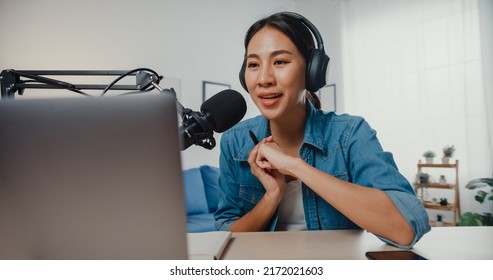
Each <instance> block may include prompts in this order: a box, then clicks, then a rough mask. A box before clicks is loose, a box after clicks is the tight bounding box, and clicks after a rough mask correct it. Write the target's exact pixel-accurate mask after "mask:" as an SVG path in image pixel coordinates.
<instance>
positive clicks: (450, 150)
mask: <svg viewBox="0 0 493 280" xmlns="http://www.w3.org/2000/svg"><path fill="white" fill-rule="evenodd" d="M454 152H455V147H454V145H451V146H450V145H449V146H445V147H444V148H443V157H442V163H443V164H448V163H449V160H450V158H451V157H453V156H454Z"/></svg>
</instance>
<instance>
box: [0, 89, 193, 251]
mask: <svg viewBox="0 0 493 280" xmlns="http://www.w3.org/2000/svg"><path fill="white" fill-rule="evenodd" d="M185 213H186V212H185V202H184V199H183V187H182V171H181V162H180V148H179V142H178V122H177V114H176V105H175V102H174V100H173V99H172V98H170V97H166V96H148V95H147V96H142V95H141V96H134V97H107V98H69V99H46V100H13V101H0V259H56V260H58V259H91V260H93V259H187V239H186V216H185Z"/></svg>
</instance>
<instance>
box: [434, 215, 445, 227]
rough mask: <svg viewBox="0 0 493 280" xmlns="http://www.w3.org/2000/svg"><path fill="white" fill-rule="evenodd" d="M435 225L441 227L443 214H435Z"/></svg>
mask: <svg viewBox="0 0 493 280" xmlns="http://www.w3.org/2000/svg"><path fill="white" fill-rule="evenodd" d="M435 225H436V226H437V227H442V226H443V216H442V215H440V214H437V221H436V223H435Z"/></svg>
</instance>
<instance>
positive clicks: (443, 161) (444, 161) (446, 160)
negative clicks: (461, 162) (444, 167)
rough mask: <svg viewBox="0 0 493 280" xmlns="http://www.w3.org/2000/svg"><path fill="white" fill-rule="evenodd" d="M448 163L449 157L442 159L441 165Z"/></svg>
mask: <svg viewBox="0 0 493 280" xmlns="http://www.w3.org/2000/svg"><path fill="white" fill-rule="evenodd" d="M449 162H450V157H442V163H443V164H448V163H449Z"/></svg>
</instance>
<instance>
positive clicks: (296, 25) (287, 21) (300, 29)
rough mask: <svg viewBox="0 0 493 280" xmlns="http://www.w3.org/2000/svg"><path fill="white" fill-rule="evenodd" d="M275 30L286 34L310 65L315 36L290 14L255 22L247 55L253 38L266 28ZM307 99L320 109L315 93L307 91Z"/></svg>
mask: <svg viewBox="0 0 493 280" xmlns="http://www.w3.org/2000/svg"><path fill="white" fill-rule="evenodd" d="M267 26H268V27H272V28H275V29H277V30H279V31H281V32H282V33H284V34H285V35H286V36H288V38H289V39H290V40H291V41H292V42H293V44H294V45H295V46H296V48H297V49H298V51H299V52H300V53H301V54H302V55H303V57H304V59H305V62H306V63H307V64H308V61H309V59H310V53H311V51H312V50H313V49H315V42H314V41H313V35H312V33H311V32H310V30H309V29H308V28H307V27H306V26H305V25H304V24H303V23H302V22H301V21H300V20H299V19H297V18H296V17H294V16H292V15H291V14H290V13H285V12H280V13H276V14H273V15H270V16H268V17H266V18H263V19H261V20H259V21H257V22H255V23H254V24H253V25H252V26H250V28H249V29H248V31H247V33H246V35H245V54H246V51H247V48H248V44H249V43H250V40H251V39H252V37H253V36H254V35H255V34H256V33H257V32H258V31H259V30H260V29H262V28H264V27H267ZM307 92H308V94H307V95H306V97H307V98H308V100H310V102H312V104H313V105H314V106H315V108H317V109H320V108H321V104H320V99H319V98H318V96H317V94H316V93H314V92H309V91H307Z"/></svg>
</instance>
